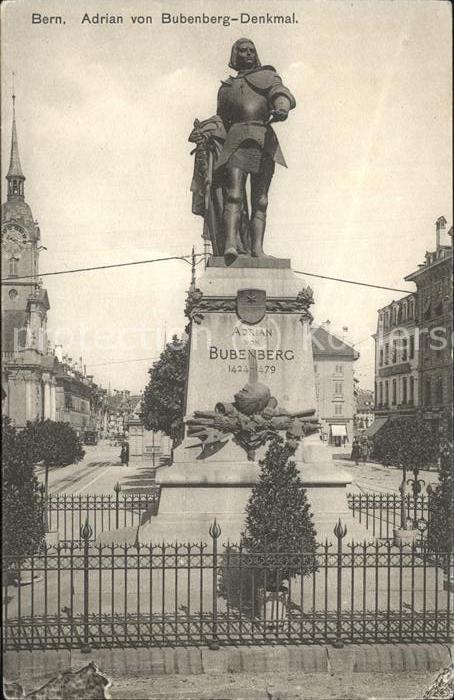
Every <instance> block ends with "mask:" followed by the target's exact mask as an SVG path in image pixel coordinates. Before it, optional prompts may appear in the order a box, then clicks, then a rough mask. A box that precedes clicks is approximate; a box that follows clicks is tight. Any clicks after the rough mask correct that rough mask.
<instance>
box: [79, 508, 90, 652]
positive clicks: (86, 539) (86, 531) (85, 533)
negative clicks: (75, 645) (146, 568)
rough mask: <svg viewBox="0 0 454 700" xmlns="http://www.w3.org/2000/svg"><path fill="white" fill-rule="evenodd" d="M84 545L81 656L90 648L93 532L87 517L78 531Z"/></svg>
mask: <svg viewBox="0 0 454 700" xmlns="http://www.w3.org/2000/svg"><path fill="white" fill-rule="evenodd" d="M80 534H81V536H82V540H83V545H84V634H83V642H82V646H81V648H80V650H81V652H82V653H83V654H89V653H90V652H91V647H90V642H89V639H90V630H89V619H88V616H89V610H90V602H89V585H90V569H89V557H88V555H89V551H90V537H91V536H92V534H93V530H92V528H91V526H90V524H89V522H88V517H87V519H86V520H85V524H84V526H83V528H82V529H81V531H80Z"/></svg>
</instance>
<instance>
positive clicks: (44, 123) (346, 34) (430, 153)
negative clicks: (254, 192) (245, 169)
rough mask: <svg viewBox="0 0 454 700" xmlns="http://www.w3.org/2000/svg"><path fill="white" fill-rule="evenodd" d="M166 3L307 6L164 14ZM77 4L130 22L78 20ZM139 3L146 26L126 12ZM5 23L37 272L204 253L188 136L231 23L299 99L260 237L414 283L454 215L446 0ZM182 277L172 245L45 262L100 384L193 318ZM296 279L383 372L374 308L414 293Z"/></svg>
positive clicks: (116, 6)
mask: <svg viewBox="0 0 454 700" xmlns="http://www.w3.org/2000/svg"><path fill="white" fill-rule="evenodd" d="M162 12H167V13H171V14H173V15H174V16H179V14H180V13H183V15H185V16H187V15H188V14H191V15H195V14H201V13H205V14H206V15H208V16H211V15H222V16H224V15H225V16H229V15H231V16H237V17H240V13H241V12H243V13H248V14H250V15H264V14H265V13H266V12H269V13H271V14H276V13H279V14H291V13H292V12H294V13H295V15H296V19H297V20H298V22H297V23H294V24H285V25H283V24H277V25H276V24H251V23H249V24H241V23H240V20H238V21H236V22H235V21H234V22H231V23H230V26H224V25H223V24H205V25H195V24H187V23H186V24H173V23H172V24H161V21H160V18H161V13H162ZM33 13H39V14H40V15H41V16H42V17H43V16H49V17H50V16H61V17H62V18H63V20H64V22H65V23H64V24H58V25H57V24H44V23H42V22H41V23H33V22H32V15H33ZM85 13H87V14H88V16H89V17H93V16H94V15H95V14H96V13H99V14H100V15H105V14H106V13H108V14H109V15H110V16H112V15H122V16H123V18H124V22H123V24H110V23H109V24H94V23H89V22H84V23H82V19H83V17H84V15H85ZM140 14H142V15H149V16H151V17H152V18H153V23H152V24H142V25H138V24H132V22H131V21H130V17H131V16H132V15H140ZM2 24H3V30H2V31H3V37H2V38H3V40H2V88H3V89H2V127H3V128H2V154H3V158H2V181H3V182H2V201H4V200H5V198H6V192H5V190H4V186H5V185H6V181H5V179H4V175H6V171H7V167H8V161H9V148H10V133H11V119H12V104H11V80H12V72H14V74H15V77H14V82H15V87H14V89H15V94H16V121H17V131H18V138H19V149H20V156H21V162H22V168H23V171H24V174H25V176H26V178H27V179H26V183H25V195H26V201H27V202H28V203H29V204H30V206H31V208H32V211H33V214H34V217H35V218H36V219H37V220H38V221H39V224H40V229H41V237H42V244H43V245H44V246H46V248H47V251H42V254H41V260H40V270H41V272H51V271H55V270H69V269H73V268H79V267H88V266H96V265H109V264H115V263H120V262H121V263H123V262H129V261H136V260H143V259H153V258H159V257H167V256H174V255H177V256H180V255H189V254H190V252H191V249H192V246H193V245H194V246H195V248H196V252H199V253H200V252H202V250H203V245H202V240H201V233H202V219H201V218H199V217H195V216H193V215H192V214H191V194H190V192H189V186H190V181H191V177H192V167H193V163H192V158H191V156H190V151H191V144H189V143H188V141H187V139H188V135H189V133H190V131H191V129H192V124H193V121H194V119H195V118H199V119H205V118H207V117H209V116H211V115H212V114H214V113H215V110H216V94H217V90H218V86H219V84H220V80H221V79H225V78H226V77H228V75H229V74H230V73H231V70H230V69H229V68H228V66H227V64H228V60H229V56H230V48H231V45H232V43H233V42H234V41H235V40H236V39H238V38H239V37H240V36H246V37H249V38H251V39H252V40H253V41H254V42H255V44H256V47H257V50H258V54H259V57H260V59H261V62H262V64H271V65H273V66H275V67H276V69H277V70H278V72H279V74H280V75H281V76H282V78H283V80H284V83H285V84H286V85H287V86H288V87H289V88H290V90H291V91H292V93H293V94H294V95H295V97H296V101H297V106H296V108H295V110H293V111H292V112H291V113H290V115H289V119H288V120H287V121H286V122H284V123H280V124H278V125H276V133H277V134H278V137H279V140H280V143H281V147H282V150H283V152H284V155H285V158H286V161H287V165H288V168H287V169H284V168H281V167H280V166H277V168H276V173H275V176H274V179H273V182H272V185H271V189H270V203H269V208H268V223H267V231H266V238H265V247H266V252H268V253H270V254H272V255H275V256H277V257H289V258H291V262H292V267H293V269H294V270H300V271H305V272H312V273H316V274H321V275H327V276H333V277H341V278H347V279H353V280H359V281H364V282H369V283H371V284H378V285H385V286H390V287H397V288H399V289H403V290H409V291H412V290H413V289H414V286H413V284H412V283H408V282H404V280H403V278H404V276H405V275H407V274H409V273H410V272H412V271H413V270H414V269H416V266H417V264H418V263H420V262H421V261H422V260H423V258H424V254H425V251H426V250H428V249H429V250H430V249H433V248H434V246H435V221H436V219H437V218H438V217H439V216H441V215H444V216H446V218H447V219H448V226H451V225H452V220H451V212H452V189H453V188H452V178H451V173H452V159H451V153H452V143H451V118H452V115H451V104H452V94H451V65H452V63H451V62H452V53H451V52H452V44H451V6H450V3H448V2H443V1H441V2H439V1H438V0H434V1H431V0H420V1H418V2H416V1H413V0H410V1H403V0H395V1H394V2H388V1H387V0H376V1H375V2H367V0H359V1H353V2H344V1H337V0H319V1H316V0H299V1H298V0H294V1H293V2H286V1H280V2H256V1H255V0H241V2H237V1H236V0H229V1H228V2H227V1H226V2H220V1H219V0H218V1H216V2H210V1H208V0H204V1H203V2H200V1H199V2H197V0H191V2H189V1H187V0H182V1H180V2H165V3H159V2H155V1H154V0H148V1H147V2H145V1H141V0H123V1H122V2H119V1H118V0H97V1H96V2H95V1H93V0H84V1H83V2H78V3H74V2H72V1H68V2H66V1H64V0H59V1H55V0H54V1H51V0H33V1H32V0H16V1H14V2H12V1H10V2H4V3H2ZM202 267H203V266H201V265H199V266H198V268H197V270H198V274H201V273H202V272H203V270H202ZM190 274H191V269H190V266H189V265H188V264H187V263H185V262H183V261H180V260H178V261H170V262H162V263H154V264H148V265H138V266H133V267H125V268H119V269H118V268H117V269H111V270H103V271H92V272H85V273H77V274H68V275H60V276H55V277H48V278H44V281H45V286H46V287H47V290H48V293H49V298H50V304H51V309H50V311H49V317H48V325H49V328H50V335H51V338H52V339H53V341H54V342H60V343H62V344H63V345H64V351H65V352H66V353H67V354H68V355H69V356H71V357H73V358H78V357H79V356H82V357H83V359H84V362H85V364H86V365H87V371H88V372H89V373H90V374H93V375H94V377H95V381H97V382H99V383H101V384H102V385H103V386H105V387H108V386H109V385H110V386H111V388H117V389H130V390H131V391H134V392H138V391H140V390H142V389H143V388H144V386H145V384H146V383H147V379H148V376H147V370H148V368H149V366H150V364H151V360H152V359H153V358H156V357H157V356H158V355H159V352H160V351H161V349H162V346H163V343H164V339H165V338H166V337H167V339H169V338H170V337H171V335H172V334H173V333H178V334H180V333H181V332H182V330H183V329H184V326H185V322H186V319H185V317H184V314H183V309H184V301H185V294H186V290H187V289H188V286H189V283H190ZM304 280H306V282H307V283H309V284H310V285H311V286H312V288H313V289H314V297H315V305H314V307H313V312H314V316H315V322H316V323H321V322H323V321H326V320H329V321H330V322H331V325H330V328H331V330H332V331H334V332H335V333H339V334H342V328H343V327H344V326H346V327H348V334H347V337H348V339H349V341H350V342H351V343H352V344H355V347H356V349H357V350H358V351H359V352H360V359H359V360H358V361H357V362H356V370H355V373H356V377H357V378H358V379H359V381H360V385H361V386H362V387H363V388H372V387H373V372H374V366H373V341H372V339H371V335H372V334H373V333H374V332H375V328H376V320H377V309H379V308H381V307H383V306H385V305H386V304H388V303H389V302H390V301H391V300H392V299H395V298H399V296H403V294H399V292H392V291H385V290H377V289H371V288H367V287H359V286H354V285H349V284H342V283H339V282H332V281H326V280H319V279H317V278H310V277H305V278H303V279H302V284H303V283H304Z"/></svg>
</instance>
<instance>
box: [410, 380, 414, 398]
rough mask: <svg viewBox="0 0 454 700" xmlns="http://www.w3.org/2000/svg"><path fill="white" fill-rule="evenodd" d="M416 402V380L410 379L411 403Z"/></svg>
mask: <svg viewBox="0 0 454 700" xmlns="http://www.w3.org/2000/svg"><path fill="white" fill-rule="evenodd" d="M414 400H415V378H414V377H410V401H411V403H413V402H414Z"/></svg>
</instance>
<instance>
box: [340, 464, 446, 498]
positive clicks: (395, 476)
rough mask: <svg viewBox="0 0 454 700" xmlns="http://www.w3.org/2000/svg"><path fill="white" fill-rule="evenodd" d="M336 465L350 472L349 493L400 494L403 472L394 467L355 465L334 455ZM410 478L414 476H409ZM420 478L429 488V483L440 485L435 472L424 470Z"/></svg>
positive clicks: (420, 473)
mask: <svg viewBox="0 0 454 700" xmlns="http://www.w3.org/2000/svg"><path fill="white" fill-rule="evenodd" d="M334 461H335V462H336V464H337V465H338V466H339V467H341V468H342V469H344V470H345V471H346V472H349V473H350V474H351V476H352V477H353V481H352V484H351V485H350V486H348V487H347V491H349V492H351V493H360V492H362V491H363V492H364V491H369V492H375V493H398V492H399V486H400V483H401V481H402V471H401V470H400V469H394V468H392V467H384V466H383V465H382V464H378V463H376V462H368V463H366V464H355V463H354V462H352V461H351V460H349V459H346V458H345V457H344V458H339V457H338V456H337V455H334ZM409 476H412V475H411V474H409ZM419 478H420V479H423V480H424V481H425V485H426V486H427V485H428V484H429V483H430V484H432V485H434V484H437V483H438V473H437V472H435V471H426V470H422V471H420V472H419Z"/></svg>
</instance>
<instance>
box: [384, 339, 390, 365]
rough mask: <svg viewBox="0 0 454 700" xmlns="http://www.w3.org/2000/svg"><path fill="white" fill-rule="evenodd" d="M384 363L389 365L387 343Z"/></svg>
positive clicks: (387, 344)
mask: <svg viewBox="0 0 454 700" xmlns="http://www.w3.org/2000/svg"><path fill="white" fill-rule="evenodd" d="M385 365H389V343H386V344H385Z"/></svg>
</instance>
